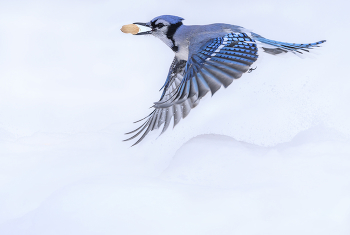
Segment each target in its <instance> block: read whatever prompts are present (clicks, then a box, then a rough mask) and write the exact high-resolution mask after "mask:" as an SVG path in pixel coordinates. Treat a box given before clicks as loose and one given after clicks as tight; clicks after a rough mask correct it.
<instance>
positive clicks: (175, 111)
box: [126, 33, 258, 145]
mask: <svg viewBox="0 0 350 235" xmlns="http://www.w3.org/2000/svg"><path fill="white" fill-rule="evenodd" d="M257 51H258V49H257V47H256V44H255V41H254V40H253V39H252V38H250V37H249V36H248V35H247V34H245V33H239V34H235V33H230V34H227V35H225V36H224V37H218V38H214V39H212V40H210V41H209V42H207V43H205V44H204V45H203V46H202V47H201V48H200V49H199V51H198V52H197V53H195V54H193V55H192V56H191V58H189V59H188V60H187V61H184V60H180V61H179V60H177V59H176V57H175V59H174V61H173V63H172V65H171V67H170V70H169V74H168V77H167V79H166V81H165V84H164V86H163V89H164V90H163V93H162V96H161V98H160V100H159V101H158V102H155V103H154V105H153V107H154V108H155V110H154V111H153V112H152V113H151V114H150V115H149V116H147V117H146V118H145V119H146V121H145V122H144V123H143V124H142V125H141V126H140V127H139V128H137V129H136V130H134V131H132V132H129V133H127V134H132V133H135V132H136V133H135V134H134V135H133V136H132V137H131V138H129V139H126V140H131V139H134V138H135V137H137V136H139V135H140V134H142V135H141V137H140V138H139V139H138V140H137V141H136V143H135V144H134V145H136V144H138V143H139V142H140V141H142V140H143V138H144V137H145V136H146V135H147V134H148V133H149V132H150V131H152V130H155V129H158V128H159V127H160V126H161V125H163V124H164V127H163V130H162V133H164V132H165V131H166V130H167V128H168V127H169V125H170V122H171V119H172V118H174V127H175V126H176V125H177V124H178V123H179V122H180V120H181V118H185V117H186V116H187V115H188V114H189V112H190V111H191V109H193V108H194V107H196V106H197V105H198V103H199V101H200V99H201V98H202V97H203V96H205V95H206V94H207V93H208V92H209V91H210V93H211V94H212V95H214V94H215V92H217V91H218V90H219V89H220V87H221V86H224V87H225V88H226V87H228V86H229V85H230V84H231V83H232V81H233V80H234V79H237V78H240V77H241V76H242V74H243V73H245V72H247V71H248V70H249V68H250V66H251V65H252V64H253V63H254V62H255V61H256V60H257V58H258V55H257Z"/></svg>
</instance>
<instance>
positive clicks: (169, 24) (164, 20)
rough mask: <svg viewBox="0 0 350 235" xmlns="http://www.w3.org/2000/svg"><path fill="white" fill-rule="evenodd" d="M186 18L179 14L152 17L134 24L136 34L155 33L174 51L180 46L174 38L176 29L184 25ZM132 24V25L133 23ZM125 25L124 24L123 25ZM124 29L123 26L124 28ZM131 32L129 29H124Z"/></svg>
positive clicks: (154, 34)
mask: <svg viewBox="0 0 350 235" xmlns="http://www.w3.org/2000/svg"><path fill="white" fill-rule="evenodd" d="M183 20H184V19H183V18H181V17H178V16H172V15H162V16H158V17H156V18H154V19H152V20H151V21H150V22H147V23H140V22H136V23H134V24H133V26H135V25H137V26H138V27H136V26H135V28H136V29H135V31H134V32H135V33H133V34H134V35H153V36H155V37H157V38H159V39H160V40H162V41H163V42H164V43H165V44H167V45H168V46H169V47H170V48H171V49H172V50H173V51H175V52H176V51H177V50H178V47H177V46H176V45H175V40H174V38H173V36H174V34H175V32H176V30H177V29H178V28H179V27H180V26H181V25H182V21H183ZM131 26H132V25H131ZM123 27H124V26H123ZM122 31H123V28H122ZM123 32H129V31H126V30H125V31H123Z"/></svg>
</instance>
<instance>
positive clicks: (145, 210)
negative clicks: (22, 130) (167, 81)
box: [0, 127, 350, 235]
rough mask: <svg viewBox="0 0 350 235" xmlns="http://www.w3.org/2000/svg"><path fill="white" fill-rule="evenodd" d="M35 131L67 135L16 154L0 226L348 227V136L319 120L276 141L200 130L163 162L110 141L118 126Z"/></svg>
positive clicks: (75, 230) (118, 229)
mask: <svg viewBox="0 0 350 235" xmlns="http://www.w3.org/2000/svg"><path fill="white" fill-rule="evenodd" d="M40 135H42V137H40V138H39V137H38V136H40ZM38 136H34V137H33V138H32V140H31V141H32V142H31V143H32V144H33V142H35V141H38V139H41V140H44V139H45V140H47V141H50V139H51V142H52V139H56V141H57V142H59V141H61V142H60V143H58V144H56V146H55V147H52V148H51V149H50V148H49V149H46V150H43V149H42V150H40V149H36V150H35V151H30V152H31V154H28V151H27V153H26V154H25V155H23V153H20V152H19V153H18V154H15V155H13V157H12V161H16V159H17V161H20V162H21V163H20V164H18V162H17V164H16V162H12V164H13V165H14V166H16V169H13V170H17V169H18V167H19V166H21V169H22V174H20V173H19V172H18V174H16V177H17V178H12V179H3V181H4V183H5V184H3V186H2V188H3V189H6V188H7V189H8V191H7V194H2V195H1V204H0V206H1V208H2V210H1V211H2V213H1V218H2V221H3V224H2V225H1V227H0V233H1V234H23V235H24V234H26V235H27V234H28V235H31V234H33V235H34V234H57V235H58V234H194V233H196V234H213V233H215V234H236V233H243V234H261V233H262V234H265V233H268V234H281V233H283V234H296V233H298V232H299V231H301V230H302V231H303V234H306V233H317V234H330V233H333V234H346V233H347V232H348V231H349V226H348V221H349V219H350V200H349V198H350V190H349V184H348V182H349V181H348V179H349V177H350V173H349V172H350V171H349V170H348V169H349V167H350V158H349V156H350V141H349V139H347V138H345V137H343V136H342V135H341V134H339V133H338V132H336V131H333V130H332V129H327V128H323V127H314V128H312V129H309V130H307V131H304V132H301V133H299V134H298V135H297V136H295V138H293V139H292V140H291V141H289V142H286V143H281V144H277V145H275V146H273V147H261V146H258V145H254V144H249V143H246V142H242V141H237V140H235V139H233V138H231V137H227V136H223V135H215V134H209V135H200V136H197V137H195V138H192V139H191V140H189V141H187V142H186V143H185V144H184V145H183V146H181V148H179V149H178V150H177V151H176V152H174V153H173V154H172V155H170V156H163V157H164V158H166V159H167V163H164V162H162V161H164V159H163V160H162V159H161V158H159V157H157V156H154V157H151V156H146V155H147V154H150V153H151V151H148V150H147V149H146V150H145V151H147V152H146V155H145V156H141V157H140V156H133V157H132V156H128V155H126V154H125V153H124V154H118V152H119V151H120V148H116V147H108V146H113V145H112V143H111V139H113V137H114V135H113V131H109V132H108V131H105V132H101V133H85V134H80V135H76V136H73V137H72V136H70V137H69V138H70V139H69V140H67V139H66V141H62V138H63V137H62V136H61V135H57V136H54V137H53V136H52V135H45V134H38ZM50 136H51V137H50ZM29 139H31V138H29ZM28 141H29V140H21V141H20V144H21V145H23V144H26V143H28ZM108 141H109V142H108ZM79 143H80V144H82V143H84V144H83V146H85V147H86V146H88V145H89V144H88V143H90V148H88V149H86V148H83V147H82V148H79ZM153 154H154V155H157V154H158V155H159V154H160V153H157V151H153ZM45 156H50V159H47V158H46V157H45ZM26 158H29V159H27V160H26ZM140 162H142V163H143V164H141V165H140ZM5 163H6V162H5ZM26 163H28V164H29V163H30V164H32V165H27V166H24V165H25V164H26ZM22 164H24V165H22ZM7 165H8V166H11V164H9V163H8V162H7ZM145 168H148V169H145ZM9 170H11V169H9ZM154 171H158V172H159V173H158V174H157V175H154ZM152 173H153V174H152ZM4 175H6V174H4ZM8 175H10V174H8ZM4 187H5V188H4ZM3 192H4V190H3ZM9 217H12V219H10V220H9V219H8V218H9ZM6 218H7V219H6Z"/></svg>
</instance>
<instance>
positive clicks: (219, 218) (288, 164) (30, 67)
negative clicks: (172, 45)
mask: <svg viewBox="0 0 350 235" xmlns="http://www.w3.org/2000/svg"><path fill="white" fill-rule="evenodd" d="M349 9H350V4H349V1H345V0H333V1H313V0H295V1H284V2H283V1H280V0H265V1H258V0H256V1H234V0H230V1H220V0H218V1H208V0H202V1H189V0H177V1H164V0H162V1H159V0H147V1H143V0H139V1H116V0H115V1H103V0H96V1H94V0H88V1H83V0H81V1H78V0H69V1H68V0H64V1H63V0H61V1H35V0H33V1H7V0H0V234H2V235H48V234H50V235H77V234H84V235H95V234H108V235H109V234H123V235H124V234H126V235H129V234H152V235H153V234H166V235H168V234H171V235H172V234H174V235H175V234H188V235H193V234H203V235H211V234H215V235H216V234H220V235H222V234H223V235H225V234H228V235H230V234H240V235H258V234H259V235H261V234H268V235H275V234H276V235H277V234H278V235H280V234H283V235H295V234H300V235H304V234H305V235H306V234H308V235H309V234H318V235H323V234H324V235H326V234H327V235H329V234H334V235H349V234H350V122H349V119H350V107H349V102H350V77H349V62H350V61H349V53H350V50H349V42H348V39H349V38H350V33H349V22H350V17H349V12H348V10H349ZM164 14H172V15H178V16H181V17H183V18H185V19H186V20H185V21H184V23H185V24H209V23H214V22H217V23H231V24H236V25H240V26H244V27H246V28H248V29H252V30H254V32H256V33H258V34H261V35H262V36H265V37H266V38H269V39H273V40H278V41H285V42H295V43H310V42H316V41H319V40H323V39H326V40H327V43H325V44H324V46H323V47H322V48H320V49H319V50H316V51H315V52H313V53H312V54H311V55H309V56H307V58H304V59H301V58H299V57H297V56H294V55H289V56H288V55H287V56H282V57H275V56H270V55H267V54H265V55H264V54H261V56H260V58H259V61H258V62H257V69H256V70H255V71H253V72H252V73H251V74H244V75H243V76H242V78H241V79H239V80H236V81H234V82H233V83H232V84H231V86H230V87H229V88H227V89H223V88H222V89H221V90H220V91H219V92H217V93H216V94H215V96H213V97H210V95H207V97H205V98H204V99H203V100H202V101H201V103H200V105H199V106H198V107H197V108H195V109H194V110H192V111H191V113H190V115H189V116H188V117H187V118H186V119H185V120H182V121H181V122H180V123H179V125H178V126H177V127H176V128H175V129H173V130H172V129H171V128H170V129H169V130H168V131H167V132H166V133H165V134H163V135H162V136H160V137H158V135H159V132H154V133H151V134H150V135H149V136H148V137H147V138H146V139H145V140H144V141H143V142H141V144H139V145H137V146H135V147H132V148H130V145H131V144H132V142H122V141H121V140H122V139H123V138H125V136H124V134H123V133H125V132H127V131H130V130H132V129H133V128H135V127H137V125H135V124H132V122H133V121H135V120H138V119H139V118H142V117H144V116H145V115H147V114H148V113H149V112H150V109H148V107H150V106H151V105H152V102H153V101H157V99H158V98H159V96H160V92H158V90H159V88H160V87H161V86H162V85H163V82H164V80H165V78H166V75H167V71H168V68H169V66H170V63H171V62H172V58H173V52H172V51H171V50H170V49H169V48H167V46H166V45H165V44H163V43H162V42H161V41H159V40H158V39H156V38H154V37H147V36H143V37H142V36H133V35H130V34H123V33H121V31H120V28H121V26H122V25H124V24H129V23H133V22H147V21H149V20H151V19H152V18H154V17H156V16H158V15H164Z"/></svg>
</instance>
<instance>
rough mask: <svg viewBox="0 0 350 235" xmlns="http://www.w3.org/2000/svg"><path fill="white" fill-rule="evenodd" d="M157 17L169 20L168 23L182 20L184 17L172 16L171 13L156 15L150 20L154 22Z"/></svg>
mask: <svg viewBox="0 0 350 235" xmlns="http://www.w3.org/2000/svg"><path fill="white" fill-rule="evenodd" d="M159 19H162V20H165V21H167V22H169V23H170V24H176V23H179V22H181V21H183V20H184V18H181V17H178V16H172V15H162V16H157V17H156V18H154V19H153V20H151V22H155V21H157V20H159Z"/></svg>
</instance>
